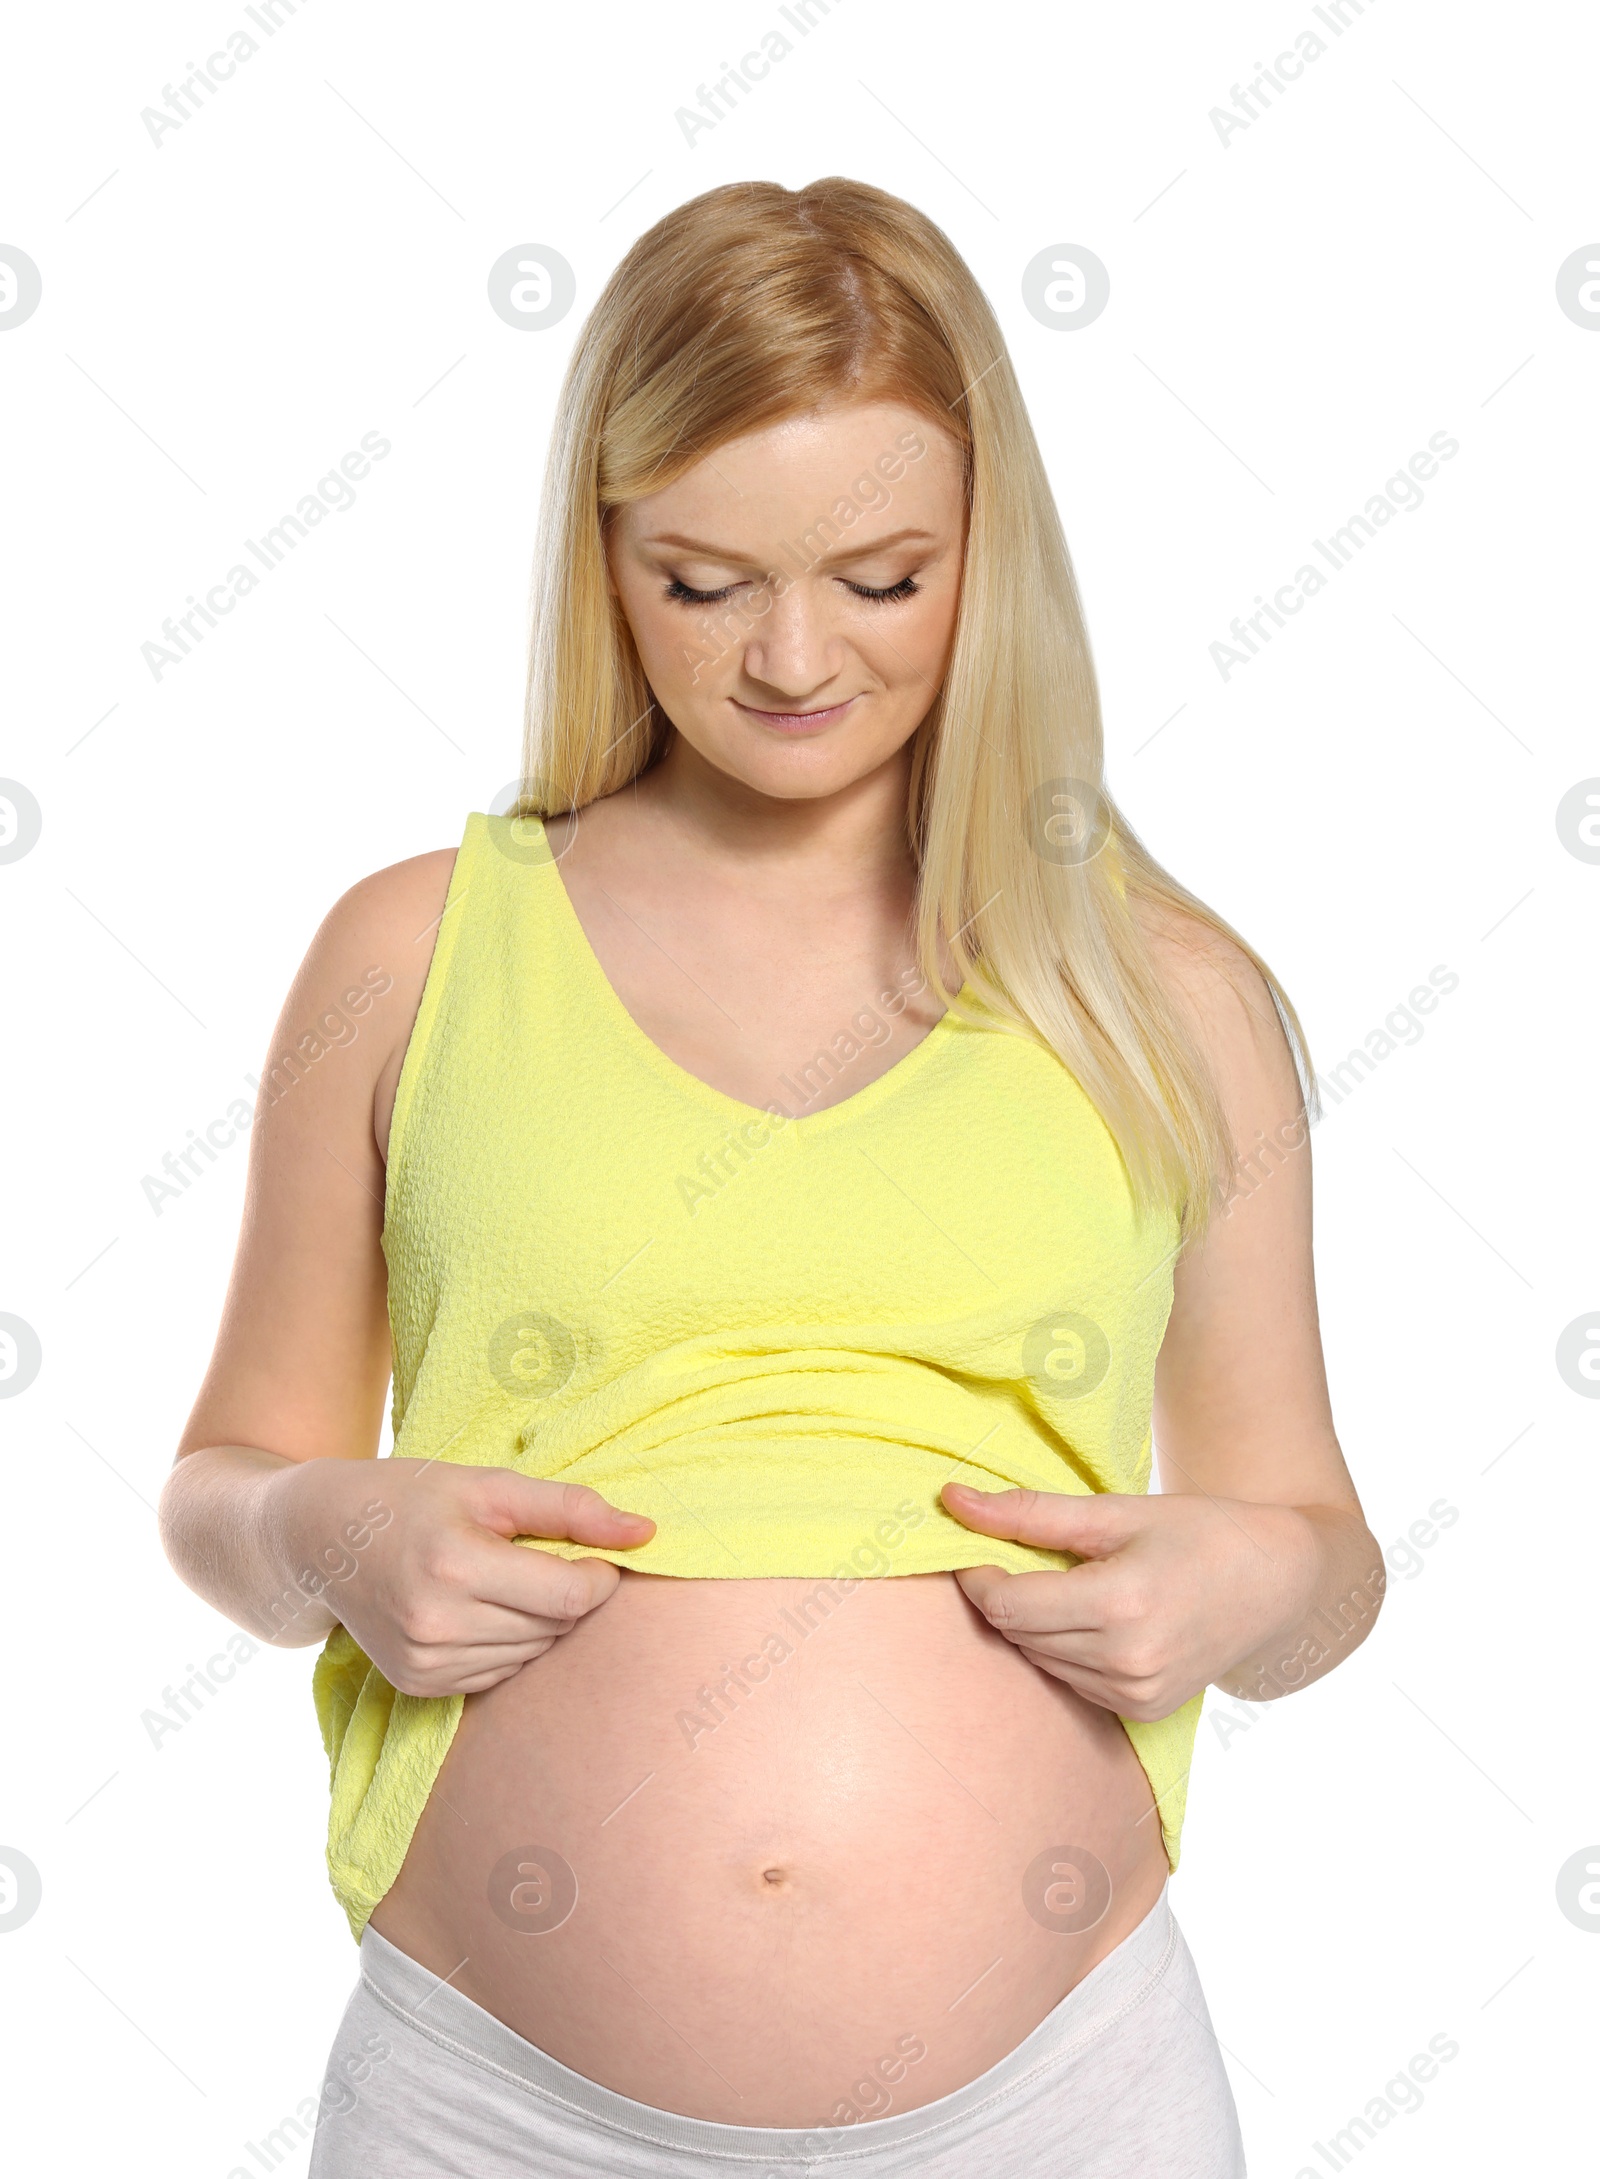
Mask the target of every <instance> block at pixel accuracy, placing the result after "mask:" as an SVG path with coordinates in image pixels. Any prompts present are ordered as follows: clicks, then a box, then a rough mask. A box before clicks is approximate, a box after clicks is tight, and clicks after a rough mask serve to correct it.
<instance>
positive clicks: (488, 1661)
mask: <svg viewBox="0 0 1600 2179" xmlns="http://www.w3.org/2000/svg"><path fill="white" fill-rule="evenodd" d="M559 1640H560V1636H559V1635H552V1636H550V1637H549V1638H548V1639H546V1640H543V1641H535V1642H495V1643H488V1644H484V1645H481V1646H474V1647H470V1648H467V1649H454V1648H451V1649H444V1648H441V1649H440V1651H439V1653H438V1655H437V1656H430V1655H428V1654H426V1653H424V1654H423V1655H421V1656H413V1657H410V1658H407V1659H405V1660H403V1661H398V1660H397V1662H396V1666H395V1672H396V1677H395V1679H394V1680H393V1681H392V1682H391V1684H392V1685H394V1686H396V1687H398V1688H399V1690H400V1692H401V1693H402V1694H408V1695H418V1696H424V1697H427V1698H430V1699H432V1698H437V1697H439V1696H443V1695H474V1694H481V1693H482V1691H483V1690H484V1689H485V1688H488V1687H498V1686H499V1684H500V1682H501V1681H502V1680H509V1679H512V1678H514V1677H515V1675H516V1674H517V1673H519V1672H520V1671H521V1670H522V1668H523V1666H524V1665H528V1664H533V1663H535V1662H536V1661H537V1660H538V1659H539V1658H540V1657H542V1656H544V1655H545V1653H546V1652H547V1651H548V1650H550V1649H551V1648H553V1647H554V1645H555V1643H556V1642H557V1641H559Z"/></svg>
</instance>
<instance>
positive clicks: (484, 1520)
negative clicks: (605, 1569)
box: [459, 1468, 656, 1551]
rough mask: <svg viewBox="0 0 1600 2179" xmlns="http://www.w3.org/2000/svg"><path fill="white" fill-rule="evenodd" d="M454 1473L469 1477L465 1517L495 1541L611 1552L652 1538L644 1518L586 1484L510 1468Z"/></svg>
mask: <svg viewBox="0 0 1600 2179" xmlns="http://www.w3.org/2000/svg"><path fill="white" fill-rule="evenodd" d="M459 1472H460V1473H462V1474H463V1475H470V1476H471V1477H472V1479H473V1483H474V1485H475V1486H476V1487H475V1488H474V1489H473V1490H472V1491H470V1492H469V1510H470V1514H471V1518H472V1519H473V1520H475V1521H476V1522H477V1523H478V1524H479V1525H480V1526H481V1527H483V1528H488V1529H492V1530H493V1531H494V1532H495V1534H496V1535H499V1536H507V1537H510V1536H537V1537H539V1538H541V1539H542V1540H546V1541H549V1542H554V1543H587V1544H599V1545H604V1546H606V1547H607V1548H608V1549H610V1550H614V1551H615V1550H625V1549H626V1548H627V1547H628V1546H629V1545H631V1544H641V1543H648V1542H649V1540H650V1538H651V1537H652V1536H653V1535H654V1534H655V1527H656V1524H655V1522H654V1521H652V1520H651V1519H650V1517H649V1515H648V1514H644V1513H624V1512H623V1511H622V1509H621V1508H620V1507H619V1506H614V1505H613V1504H612V1503H611V1501H610V1499H609V1498H602V1497H601V1495H600V1493H599V1492H598V1491H597V1490H591V1489H590V1488H589V1486H588V1485H587V1484H586V1483H551V1482H547V1481H545V1480H544V1479H543V1478H542V1477H540V1476H533V1475H519V1474H518V1473H517V1471H516V1469H515V1468H476V1469H462V1470H460V1471H459Z"/></svg>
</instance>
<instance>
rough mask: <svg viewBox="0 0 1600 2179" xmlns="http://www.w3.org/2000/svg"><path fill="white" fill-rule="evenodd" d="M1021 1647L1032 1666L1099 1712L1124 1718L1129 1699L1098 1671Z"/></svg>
mask: <svg viewBox="0 0 1600 2179" xmlns="http://www.w3.org/2000/svg"><path fill="white" fill-rule="evenodd" d="M1018 1647H1019V1650H1020V1651H1021V1654H1022V1655H1023V1656H1024V1657H1026V1658H1027V1660H1028V1662H1029V1663H1030V1664H1032V1665H1036V1666H1037V1667H1038V1669H1039V1670H1040V1671H1041V1672H1043V1673H1045V1674H1047V1675H1048V1676H1049V1678H1051V1679H1053V1680H1059V1681H1060V1682H1061V1684H1062V1685H1063V1686H1064V1687H1070V1688H1071V1689H1072V1692H1073V1693H1074V1694H1075V1695H1081V1696H1082V1697H1083V1699H1084V1701H1085V1702H1092V1703H1093V1704H1094V1706H1095V1708H1096V1709H1097V1710H1109V1711H1110V1712H1111V1714H1112V1716H1113V1717H1120V1716H1121V1715H1122V1713H1123V1704H1124V1702H1125V1700H1126V1695H1125V1693H1124V1692H1123V1691H1120V1690H1119V1689H1118V1687H1117V1686H1116V1685H1115V1683H1114V1682H1113V1681H1111V1680H1109V1679H1108V1678H1107V1677H1106V1675H1105V1674H1104V1673H1103V1672H1097V1671H1095V1670H1094V1668H1093V1667H1092V1666H1090V1665H1086V1664H1081V1663H1067V1662H1066V1661H1065V1660H1063V1659H1062V1658H1060V1657H1053V1656H1050V1655H1049V1654H1048V1653H1047V1652H1045V1651H1043V1650H1036V1649H1027V1648H1023V1647H1022V1645H1021V1644H1019V1645H1018Z"/></svg>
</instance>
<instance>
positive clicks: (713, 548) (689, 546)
mask: <svg viewBox="0 0 1600 2179" xmlns="http://www.w3.org/2000/svg"><path fill="white" fill-rule="evenodd" d="M831 519H832V518H831V516H828V515H822V516H819V518H818V522H819V524H820V523H821V522H827V521H831ZM802 534H804V533H802ZM912 539H917V540H919V541H920V542H921V543H923V544H927V545H932V544H936V543H937V542H938V540H937V539H936V538H935V537H934V535H933V533H932V531H931V530H920V529H904V530H891V531H890V532H889V534H888V536H887V537H874V538H873V539H871V540H870V542H863V543H861V544H858V545H847V546H845V547H844V549H843V550H840V549H838V548H836V547H833V546H830V547H829V548H828V550H827V552H825V553H823V554H820V555H819V556H818V557H819V558H823V559H833V560H859V559H864V558H865V557H866V555H867V554H868V553H872V552H883V551H884V550H886V548H887V547H888V546H890V545H903V544H908V543H910V542H911V540H912ZM639 542H640V544H641V545H670V546H673V547H675V548H676V549H677V550H678V551H679V552H692V553H695V554H697V555H698V556H699V557H701V558H702V559H706V560H721V561H723V562H724V563H725V564H726V565H727V566H729V567H743V566H746V565H749V564H752V563H750V562H749V561H748V559H747V556H746V555H745V554H744V553H742V552H730V551H729V550H728V548H727V547H726V546H725V545H710V544H707V543H706V541H705V539H704V538H701V537H683V536H680V535H679V534H678V533H677V532H676V531H666V532H663V533H662V534H661V535H660V536H658V537H641V538H640V539H639Z"/></svg>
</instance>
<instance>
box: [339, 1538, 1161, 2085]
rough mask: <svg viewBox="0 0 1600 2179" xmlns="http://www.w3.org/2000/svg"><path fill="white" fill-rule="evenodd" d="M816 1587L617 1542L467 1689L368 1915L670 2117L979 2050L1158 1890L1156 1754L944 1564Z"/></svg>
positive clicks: (950, 2069) (540, 2038) (1024, 2030)
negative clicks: (1148, 1770) (487, 1686)
mask: <svg viewBox="0 0 1600 2179" xmlns="http://www.w3.org/2000/svg"><path fill="white" fill-rule="evenodd" d="M817 1588H818V1584H817V1583H816V1582H815V1581H814V1580H768V1581H682V1580H671V1579H666V1578H663V1577H660V1576H652V1575H645V1574H638V1573H630V1572H625V1573H624V1574H623V1577H622V1580H621V1582H620V1584H619V1585H618V1588H617V1590H616V1593H615V1594H614V1595H613V1596H612V1598H611V1599H610V1601H609V1602H607V1603H606V1604H604V1605H602V1606H601V1607H600V1608H599V1610H598V1611H596V1612H594V1613H593V1614H592V1615H591V1616H590V1617H589V1618H588V1619H585V1620H583V1621H581V1622H580V1623H579V1624H578V1626H577V1627H575V1628H574V1629H573V1631H572V1632H571V1633H570V1634H569V1635H566V1636H565V1637H564V1638H563V1639H562V1640H561V1641H559V1642H558V1643H556V1645H555V1647H554V1648H553V1649H551V1650H549V1651H548V1652H547V1653H546V1654H545V1655H544V1656H543V1657H541V1658H538V1659H537V1660H536V1661H535V1662H534V1663H532V1664H530V1665H527V1666H525V1667H524V1668H523V1670H522V1671H521V1672H519V1673H518V1674H517V1675H516V1677H515V1678H514V1679H510V1680H507V1681H505V1682H504V1683H503V1684H502V1685H501V1686H499V1687H496V1688H494V1689H492V1690H490V1692H489V1693H487V1694H484V1695H475V1696H472V1697H470V1698H469V1699H468V1701H467V1704H466V1709H465V1714H464V1715H463V1717H462V1720H461V1725H460V1728H459V1731H458V1732H457V1735H456V1738H455V1742H454V1745H453V1746H452V1748H451V1751H450V1754H449V1756H448V1758H447V1760H446V1762H445V1765H444V1768H443V1770H442V1771H441V1772H440V1775H439V1779H438V1783H437V1784H436V1786H435V1788H434V1791H433V1795H432V1797H431V1799H430V1800H429V1803H428V1806H427V1809H426V1811H425V1812H424V1815H423V1818H422V1822H421V1824H420V1825H419V1827H418V1830H417V1833H416V1836H415V1838H414V1840H413V1842H412V1845H411V1850H410V1852H409V1854H408V1855H407V1858H406V1863H405V1866H404V1868H403V1870H402V1871H401V1874H400V1877H399V1879H398V1880H397V1882H396V1883H395V1885H394V1887H393V1888H392V1889H391V1891H390V1892H389V1893H388V1895H387V1897H386V1898H385V1899H384V1900H383V1901H382V1903H381V1904H380V1906H379V1908H378V1910H377V1912H376V1913H375V1914H374V1916H373V1924H374V1926H375V1927H376V1928H377V1929H378V1930H379V1932H380V1933H381V1934H382V1935H384V1936H386V1937H387V1938H389V1939H390V1941H391V1942H392V1943H394V1944H397V1945H399V1946H400V1947H401V1949H402V1950H404V1951H406V1952H408V1953H410V1954H411V1955H412V1957H413V1958H415V1959H419V1960H421V1961H422V1963H423V1964H424V1965H425V1966H427V1967H429V1968H431V1969H432V1970H433V1971H434V1972H435V1973H437V1974H440V1975H449V1976H450V1979H451V1982H452V1984H453V1986H454V1987H455V1988H456V1989H458V1990H460V1991H462V1992H463V1993H464V1994H465V1995H466V1996H468V1997H470V1998H472V1999H474V2000H475V2001H476V2003H478V2004H479V2005H481V2006H483V2007H484V2008H485V2009H486V2010H487V2011H488V2012H491V2013H493V2014H494V2015H496V2017H497V2018H499V2019H500V2020H502V2021H504V2022H505V2023H506V2024H507V2026H509V2027H511V2028H512V2029H514V2030H515V2031H516V2032H517V2033H518V2034H519V2035H522V2036H524V2037H525V2038H526V2039H527V2040H528V2041H529V2042H532V2043H535V2044H537V2045H538V2046H539V2047H540V2048H541V2049H542V2050H545V2051H548V2052H549V2053H550V2054H551V2056H553V2057H555V2058H557V2059H559V2060H560V2061H561V2063H562V2064H564V2065H567V2066H570V2067H571V2068H572V2069H573V2070H574V2071H575V2072H578V2073H581V2074H584V2075H586V2076H587V2077H588V2078H590V2079H591V2080H595V2081H599V2082H602V2083H603V2084H604V2085H605V2086H606V2087H608V2088H611V2089H614V2090H616V2091H618V2092H619V2093H621V2094H622V2095H626V2096H631V2097H634V2098H635V2099H636V2100H638V2101H639V2102H641V2103H647V2104H653V2105H655V2106H657V2107H658V2108H660V2109H664V2110H669V2111H677V2112H682V2113H685V2114H687V2115H689V2116H691V2117H697V2118H707V2119H715V2120H719V2121H721V2122H723V2123H725V2124H732V2125H745V2126H812V2125H824V2124H832V2125H838V2124H847V2123H850V2122H851V2121H852V2119H854V2118H862V2117H882V2116H884V2115H886V2114H887V2113H889V2112H890V2111H902V2110H910V2109H913V2108H915V2107H916V2106H917V2105H919V2104H924V2103H928V2102H931V2101H933V2100H934V2099H935V2098H937V2097H939V2096H943V2095H948V2094H949V2093H950V2092H951V2091H952V2090H953V2089H955V2088H957V2087H960V2086H962V2085H964V2084H965V2083H966V2082H967V2081H970V2080H973V2079H975V2078H976V2077H977V2076H978V2075H979V2074H980V2073H982V2072H984V2071H986V2070H987V2068H988V2067H990V2066H992V2065H994V2064H995V2063H996V2062H997V2060H999V2059H1000V2058H1001V2057H1003V2056H1004V2055H1005V2054H1006V2052H1008V2051H1010V2050H1012V2049H1014V2048H1015V2046H1016V2045H1017V2044H1018V2043H1019V2042H1020V2041H1021V2040H1022V2039H1023V2037H1024V2036H1026V2035H1027V2034H1028V2033H1029V2032H1030V2031H1031V2030H1032V2029H1033V2028H1035V2027H1036V2026H1037V2025H1038V2023H1039V2022H1040V2021H1041V2020H1042V2019H1043V2018H1044V2016H1045V2014H1046V2013H1047V2012H1049V2011H1050V2009H1051V2008H1052V2007H1053V2006H1054V2005H1055V2004H1057V2003H1058V2002H1059V2000H1060V1999H1061V1998H1062V1997H1063V1996H1064V1995H1065V1994H1066V1992H1067V1991H1068V1990H1070V1989H1071V1988H1072V1986H1073V1985H1074V1984H1075V1983H1076V1982H1078V1981H1079V1980H1081V1978H1082V1977H1083V1976H1084V1975H1085V1974H1087V1973H1088V1971H1089V1969H1090V1968H1091V1967H1092V1966H1094V1964H1095V1963H1096V1962H1097V1961H1098V1960H1100V1959H1101V1958H1103V1957H1104V1956H1105V1954H1106V1953H1107V1952H1109V1951H1110V1950H1111V1949H1112V1947H1113V1946H1114V1945H1116V1944H1118V1943H1119V1942H1120V1941H1121V1939H1122V1938H1123V1937H1124V1936H1126V1935H1127V1933H1128V1932H1129V1930H1131V1929H1132V1928H1133V1927H1134V1926H1135V1924H1136V1923H1137V1922H1139V1921H1140V1920H1141V1919H1142V1917H1143V1916H1144V1915H1145V1914H1146V1913H1147V1912H1148V1910H1149V1908H1150V1907H1151V1906H1152V1905H1153V1904H1154V1902H1155V1899H1156V1896H1157V1894H1158V1893H1159V1891H1160V1889H1161V1885H1162V1882H1163V1880H1164V1878H1165V1876H1166V1871H1167V1862H1166V1856H1165V1853H1164V1851H1163V1848H1162V1844H1161V1834H1160V1827H1159V1824H1158V1822H1157V1819H1156V1815H1155V1811H1154V1805H1153V1801H1152V1798H1151V1793H1150V1788H1149V1785H1148V1783H1147V1781H1146V1779H1145V1775H1144V1772H1143V1770H1142V1769H1141V1768H1140V1765H1139V1762H1138V1759H1137V1758H1136V1756H1135V1755H1134V1753H1133V1749H1132V1747H1131V1745H1130V1743H1129V1741H1128V1738H1127V1736H1126V1734H1125V1733H1124V1731H1123V1729H1122V1727H1121V1726H1120V1725H1119V1723H1118V1722H1117V1720H1116V1719H1115V1718H1114V1717H1113V1716H1112V1715H1111V1714H1110V1713H1109V1712H1108V1711H1105V1710H1101V1709H1097V1708H1096V1707H1095V1706H1094V1705H1093V1704H1091V1703H1088V1702H1085V1701H1084V1700H1082V1698H1081V1697H1079V1696H1077V1695H1075V1694H1074V1693H1072V1691H1071V1690H1070V1689H1069V1688H1067V1687H1066V1686H1064V1685H1063V1684H1062V1683H1061V1682H1060V1681H1058V1680H1054V1679H1052V1678H1050V1677H1049V1676H1048V1675H1047V1674H1045V1673H1043V1672H1041V1671H1040V1670H1039V1668H1038V1667H1037V1666H1035V1665H1034V1664H1032V1663H1031V1662H1030V1661H1029V1660H1028V1659H1027V1658H1025V1657H1023V1656H1022V1655H1021V1654H1020V1652H1019V1651H1017V1650H1016V1649H1015V1648H1014V1647H1013V1646H1012V1645H1011V1644H1010V1643H1009V1642H1006V1641H1005V1640H1003V1639H1002V1638H1001V1637H1000V1636H999V1635H997V1634H995V1633H994V1632H993V1630H992V1629H991V1628H989V1627H988V1626H986V1625H985V1624H984V1622H983V1621H982V1620H981V1619H979V1617H978V1616H977V1614H976V1613H975V1612H974V1611H973V1609H972V1607H971V1606H970V1605H969V1604H968V1603H967V1600H966V1598H965V1597H964V1596H963V1595H962V1593H961V1591H960V1589H959V1588H958V1587H957V1585H956V1582H955V1580H954V1578H953V1577H952V1576H951V1575H949V1574H924V1575H914V1576H902V1577H897V1578H891V1579H887V1580H880V1581H868V1582H863V1583H862V1584H861V1586H860V1587H858V1588H857V1589H855V1590H854V1591H853V1592H852V1593H851V1594H850V1595H849V1596H848V1597H845V1598H843V1599H841V1600H839V1601H837V1602H836V1604H835V1606H834V1608H833V1610H832V1611H831V1613H823V1612H821V1610H820V1609H819V1607H818V1606H817V1604H816V1603H815V1602H813V1603H812V1605H811V1606H810V1608H809V1615H808V1612H807V1608H806V1604H805V1600H806V1599H807V1598H808V1597H812V1596H813V1592H815V1591H816V1590H817ZM808 1617H809V1621H810V1622H811V1624H810V1631H807V1627H808ZM785 1651H786V1652H787V1654H783V1652H785ZM746 1660H748V1661H749V1662H748V1663H746V1662H744V1661H746ZM763 1664H765V1665H766V1667H767V1670H766V1672H765V1675H764V1676H760V1677H758V1670H759V1667H760V1666H761V1665H763ZM730 1668H731V1669H732V1671H733V1673H735V1674H737V1675H738V1677H737V1678H730ZM741 1681H742V1684H743V1691H741V1684H740V1683H741ZM708 1697H709V1699H708ZM1066 1848H1074V1849H1078V1852H1077V1854H1076V1855H1075V1856H1074V1855H1071V1854H1065V1853H1062V1852H1060V1851H1055V1852H1052V1849H1057V1850H1059V1849H1066ZM1096 1863H1097V1864H1098V1865H1099V1866H1100V1868H1101V1869H1103V1871H1104V1872H1105V1875H1106V1877H1107V1878H1109V1885H1110V1897H1109V1905H1107V1906H1105V1908H1104V1911H1103V1912H1101V1911H1100V1908H1101V1902H1102V1898H1103V1896H1104V1891H1105V1887H1104V1885H1103V1884H1101V1883H1100V1880H1099V1877H1098V1876H1097V1873H1096V1868H1095V1864H1096ZM569 1871H570V1878H569V1876H568V1874H567V1873H566V1872H569ZM574 1885H575V1887H576V1897H575V1900H574V1899H573V1896H572V1892H573V1886H574ZM552 1925H554V1926H552Z"/></svg>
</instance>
